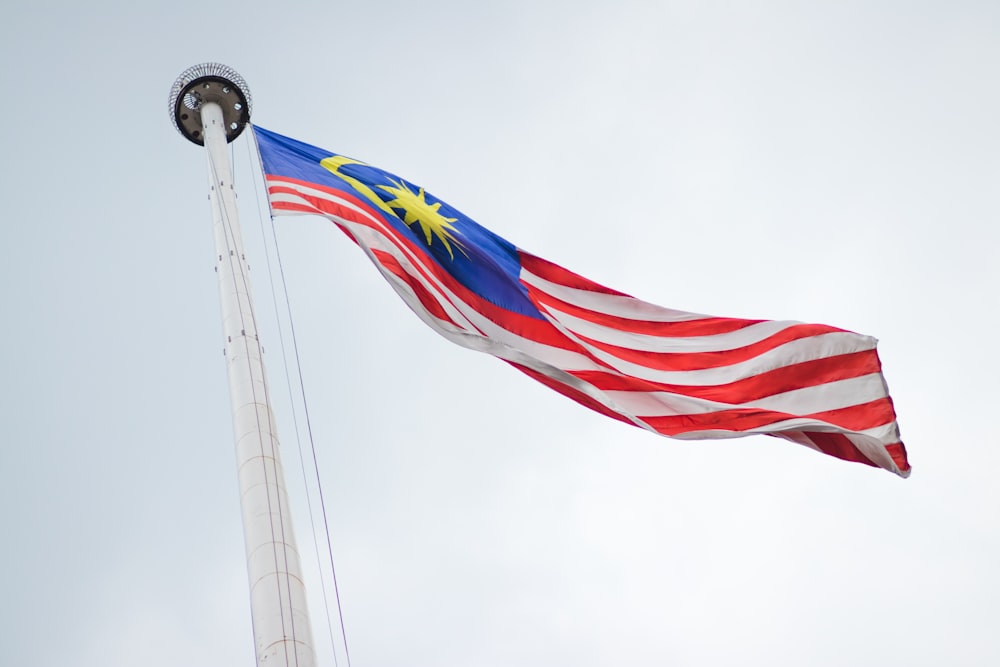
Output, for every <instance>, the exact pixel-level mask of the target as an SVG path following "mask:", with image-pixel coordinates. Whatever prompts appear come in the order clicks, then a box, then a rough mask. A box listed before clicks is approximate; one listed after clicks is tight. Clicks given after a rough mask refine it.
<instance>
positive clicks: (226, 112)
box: [169, 63, 316, 667]
mask: <svg viewBox="0 0 1000 667" xmlns="http://www.w3.org/2000/svg"><path fill="white" fill-rule="evenodd" d="M169 106H170V109H169V111H170V113H171V117H172V119H173V121H174V125H175V126H176V127H177V129H178V130H179V131H180V132H181V134H183V135H184V136H185V137H186V138H187V139H189V140H190V141H192V142H194V143H196V144H201V145H204V146H205V148H206V149H207V152H208V171H209V200H210V202H211V206H212V226H213V230H214V236H215V251H216V252H215V254H216V267H215V268H216V273H217V274H218V278H219V295H220V297H221V302H222V333H223V341H224V345H225V355H226V365H227V368H228V373H229V395H230V401H231V404H232V413H233V430H234V433H235V436H236V459H237V470H238V477H239V491H240V504H241V506H242V510H243V537H244V540H245V543H246V555H247V573H248V575H249V580H250V582H249V583H250V613H251V617H252V620H253V634H254V643H255V650H256V655H257V665H258V667H315V664H316V657H315V652H314V649H313V642H312V631H311V628H310V622H309V613H308V609H307V607H306V597H305V586H304V585H303V581H302V569H301V565H300V562H299V553H298V549H297V548H296V546H295V537H294V535H293V534H292V521H291V513H290V512H289V508H288V497H287V495H286V492H285V481H284V473H283V471H282V466H281V458H280V454H279V446H278V436H277V429H276V427H275V423H274V415H273V413H272V411H271V403H270V397H269V395H268V386H267V380H266V377H265V373H264V361H263V351H262V346H261V343H260V339H259V338H258V336H257V321H256V315H255V313H254V307H253V298H252V294H251V291H250V277H249V269H248V267H247V261H246V257H245V255H244V252H243V239H242V235H241V233H240V226H239V216H238V213H237V208H236V192H235V190H234V189H233V178H232V167H231V165H230V162H229V156H228V154H227V152H226V144H227V143H228V142H229V141H232V140H233V139H235V138H236V137H237V136H239V134H240V133H241V132H242V131H243V129H244V127H245V126H246V125H247V123H248V122H249V120H250V94H249V89H248V88H247V86H246V82H245V81H243V78H242V77H241V76H240V75H239V74H237V73H236V72H235V71H233V70H232V69H230V68H229V67H226V66H225V65H219V64H216V63H205V64H202V65H196V66H194V67H191V68H189V69H188V70H186V71H185V72H183V73H182V74H181V76H180V77H179V78H178V80H177V81H176V82H175V83H174V86H173V88H172V89H171V95H170V105H169Z"/></svg>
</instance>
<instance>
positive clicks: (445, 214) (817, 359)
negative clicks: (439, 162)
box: [254, 127, 910, 477]
mask: <svg viewBox="0 0 1000 667" xmlns="http://www.w3.org/2000/svg"><path fill="white" fill-rule="evenodd" d="M254 136H255V137H256V140H257V145H258V148H259V151H260V157H261V161H262V164H263V170H264V174H265V178H266V181H267V189H268V196H269V200H270V204H271V212H272V215H286V214H312V215H319V216H322V217H325V218H327V219H328V220H330V221H332V222H333V223H335V224H336V225H337V226H338V227H340V229H341V230H343V231H344V232H345V233H346V234H347V235H348V236H349V237H350V238H352V239H353V240H354V241H355V242H356V243H357V244H358V246H360V247H361V249H362V250H364V252H365V253H366V254H367V255H368V257H369V259H371V261H372V262H373V263H374V264H375V266H376V267H377V268H378V270H379V271H380V272H381V273H382V275H383V276H384V277H385V279H386V280H387V281H388V282H389V284H390V285H392V287H393V289H394V290H395V291H396V293H397V294H398V295H399V296H400V297H401V298H402V299H403V301H405V302H406V304H407V305H408V306H409V307H410V309H412V310H413V312H414V313H416V314H417V316H419V317H420V318H421V319H422V320H423V321H424V322H425V323H426V324H427V325H429V326H430V327H431V328H433V329H434V330H435V331H437V332H438V333H439V334H441V335H442V336H444V337H445V338H447V339H449V340H451V341H453V342H455V343H458V344H459V345H462V346H464V347H467V348H471V349H474V350H480V351H482V352H488V353H489V354H492V355H494V356H496V357H499V358H500V359H503V360H504V361H506V362H507V363H509V364H510V365H512V366H514V367H515V368H517V369H518V370H520V371H521V372H523V373H525V374H526V375H528V376H529V377H531V378H533V379H535V380H537V381H539V382H541V383H543V384H545V385H546V386H548V387H551V388H552V389H554V390H556V391H558V392H560V393H562V394H564V395H566V396H568V397H569V398H572V399H573V400H575V401H577V402H579V403H581V404H583V405H585V406H586V407H588V408H591V409H592V410H596V411H597V412H599V413H601V414H604V415H607V416H609V417H612V418H614V419H617V420H619V421H623V422H625V423H627V424H631V425H633V426H638V427H640V428H643V429H646V430H648V431H652V432H654V433H658V434H660V435H665V436H669V437H672V438H680V439H684V440H702V439H708V438H732V437H739V436H746V435H753V434H764V435H769V436H775V437H779V438H784V439H785V440H790V441H792V442H795V443H798V444H800V445H805V446H806V447H810V448H812V449H815V450H818V451H820V452H823V453H826V454H829V455H832V456H835V457H837V458H841V459H845V460H848V461H856V462H859V463H865V464H868V465H871V466H876V467H881V468H885V469H886V470H890V471H892V472H894V473H896V474H898V475H900V476H903V477H906V476H908V475H909V471H910V466H909V464H908V463H907V459H906V450H905V448H904V447H903V444H902V442H900V438H899V429H898V426H897V424H896V414H895V411H894V409H893V404H892V399H891V398H890V397H889V393H888V390H887V388H886V384H885V380H884V378H883V376H882V371H881V363H880V361H879V358H878V353H877V352H876V349H875V345H876V340H875V339H874V338H872V337H870V336H864V335H861V334H856V333H852V332H850V331H845V330H843V329H837V328H835V327H831V326H826V325H822V324H804V323H801V322H794V321H772V320H747V319H736V318H730V317H710V316H707V315H699V314H696V313H688V312H684V311H680V310H672V309H669V308H663V307H660V306H656V305H653V304H650V303H646V302H643V301H640V300H638V299H635V298H632V297H631V296H629V295H627V294H624V293H622V292H619V291H616V290H613V289H610V288H607V287H604V286H602V285H599V284H597V283H595V282H593V281H590V280H588V279H586V278H584V277H582V276H579V275H577V274H575V273H573V272H571V271H568V270H566V269H564V268H562V267H561V266H558V265H556V264H553V263H552V262H549V261H546V260H544V259H542V258H540V257H537V256H535V255H532V254H531V253H528V252H525V251H524V250H521V249H520V248H518V247H516V246H515V245H513V244H512V243H510V242H509V241H507V240H505V239H503V238H501V237H500V236H498V235H497V234H494V233H493V232H491V231H489V230H488V229H486V228H484V227H482V226H480V225H479V224H477V223H476V222H474V221H473V220H472V219H470V218H469V217H467V216H466V215H464V214H463V213H461V212H459V211H458V210H457V209H455V208H453V207H451V206H449V205H448V204H447V203H445V202H443V201H441V200H440V199H438V198H436V197H434V196H433V195H431V194H430V193H428V192H427V191H425V190H424V189H423V188H421V187H419V186H416V185H414V184H413V183H410V182H409V181H406V180H404V179H402V178H399V177H398V176H395V175H393V174H391V173H389V172H387V171H383V170H381V169H378V168H376V167H373V166H371V165H368V164H365V163H363V162H360V161H358V160H354V159H352V158H349V157H345V156H343V155H338V154H336V153H331V152H330V151H326V150H323V149H320V148H317V147H315V146H310V145H309V144H305V143H302V142H300V141H296V140H294V139H289V138H287V137H284V136H281V135H279V134H276V133H274V132H270V131H268V130H265V129H263V128H260V127H254Z"/></svg>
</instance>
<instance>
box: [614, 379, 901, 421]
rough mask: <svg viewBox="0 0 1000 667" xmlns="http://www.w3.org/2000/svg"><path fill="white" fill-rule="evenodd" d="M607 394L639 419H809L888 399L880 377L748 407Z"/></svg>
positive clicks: (658, 394) (661, 395)
mask: <svg viewBox="0 0 1000 667" xmlns="http://www.w3.org/2000/svg"><path fill="white" fill-rule="evenodd" d="M605 393H606V394H607V395H608V397H609V398H610V399H611V400H612V401H613V402H614V403H615V405H620V406H621V407H622V408H623V409H624V410H626V411H627V412H630V413H631V414H634V415H636V416H638V417H669V416H678V415H701V414H708V413H710V412H718V411H720V410H731V409H735V408H756V409H760V410H772V411H775V412H786V413H788V414H793V415H802V414H806V415H808V414H812V413H814V412H826V411H828V410H839V409H841V408H848V407H851V406H853V405H861V404H863V403H868V402H870V401H875V400H878V399H880V398H885V396H886V394H885V390H884V389H883V384H882V377H881V375H880V374H878V373H872V374H870V375H863V376H861V377H856V378H850V379H847V380H837V381H835V382H827V383H826V384H820V385H815V386H813V387H804V388H802V389H795V390H793V391H786V392H783V393H780V394H774V395H773V396H767V397H764V398H760V399H756V400H753V401H747V402H745V403H725V402H721V401H711V400H708V399H705V398H697V397H693V396H685V395H683V394H676V393H671V392H663V391H650V392H643V391H618V390H614V391H607V392H605Z"/></svg>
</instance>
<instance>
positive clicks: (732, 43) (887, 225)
mask: <svg viewBox="0 0 1000 667" xmlns="http://www.w3.org/2000/svg"><path fill="white" fill-rule="evenodd" d="M0 61H2V63H3V65H2V66H0V89H2V90H3V100H4V101H3V104H2V106H0V119H2V121H3V125H4V127H5V131H4V132H3V133H2V135H0V157H2V164H3V166H2V179H0V194H2V198H3V201H4V203H5V206H6V210H7V215H6V218H5V221H4V222H3V224H2V229H3V236H2V241H0V272H2V273H0V304H2V307H3V309H2V312H3V313H4V327H3V334H2V336H3V337H2V342H3V345H2V346H0V374H2V379H3V382H2V388H0V405H2V412H0V415H2V417H3V425H4V428H3V433H4V436H3V443H2V447H0V471H2V476H3V483H2V484H0V507H2V508H3V519H2V524H0V531H2V533H0V534H2V535H3V537H2V542H0V566H2V570H3V572H4V576H3V577H2V581H0V600H2V605H0V644H2V646H3V652H2V656H0V664H4V665H12V666H13V665H17V666H18V667H34V666H41V667H66V666H67V665H73V666H74V667H97V666H100V667H107V666H122V667H130V666H134V665H143V666H149V667H159V666H164V667H166V666H170V667H174V666H176V665H185V667H200V666H205V667H208V666H215V665H251V664H253V646H252V637H251V630H250V620H249V609H248V593H247V588H246V569H245V563H244V559H243V542H242V531H241V526H240V512H239V505H238V496H237V487H236V474H235V465H234V455H233V444H232V431H231V421H230V416H229V400H228V395H227V391H228V390H227V382H226V374H225V364H224V360H223V357H222V354H221V350H222V342H221V335H220V331H221V327H220V315H219V310H218V295H217V288H216V283H215V275H214V273H213V271H212V267H213V262H212V253H213V249H212V236H211V222H210V213H209V209H208V205H207V200H206V178H207V177H206V170H205V158H204V155H203V152H202V151H201V150H200V149H198V148H197V147H195V146H194V145H192V144H190V143H188V142H186V141H185V140H183V139H182V138H181V137H180V135H178V134H177V132H176V131H175V130H174V129H173V127H172V126H171V124H170V121H169V119H168V114H167V94H168V92H169V89H170V85H171V84H172V82H173V81H174V79H175V78H176V77H177V75H178V74H180V72H181V71H182V70H184V69H185V68H187V67H188V66H190V65H194V64H196V63H199V62H204V61H219V62H223V63H226V64H229V65H231V66H232V67H234V68H236V69H237V70H238V71H239V72H240V73H241V74H242V75H243V76H244V77H245V78H246V80H247V81H248V82H249V85H250V88H251V91H252V94H253V97H254V116H253V117H254V120H255V121H256V122H257V123H259V124H260V125H262V126H263V127H266V128H268V129H272V130H275V131H278V132H280V133H283V134H287V135H290V136H293V137H295V138H298V139H301V140H304V141H307V142H310V143H313V144H316V145H319V146H323V147H325V148H328V149H330V150H331V151H337V152H340V153H344V154H347V155H351V156H354V157H356V158H359V159H363V160H366V161H368V162H371V163H373V164H376V165H379V166H382V167H384V168H386V169H389V170H391V171H394V172H396V173H398V174H400V175H401V176H404V177H406V178H408V179H410V180H412V181H414V182H416V183H418V184H420V185H423V186H425V187H426V188H427V189H428V190H429V191H431V192H433V193H434V194H436V195H437V196H439V197H442V198H443V199H445V200H447V201H449V202H450V203H451V204H453V205H454V206H456V207H458V208H459V209H461V210H463V211H464V212H466V213H468V214H469V215H471V216H472V217H473V218H475V219H477V220H478V221H479V222H480V223H482V224H484V225H485V226H487V227H490V228H491V229H493V230H494V231H496V232H498V233H500V234H501V235H503V236H505V237H506V238H508V239H510V240H511V241H513V242H514V243H516V244H518V245H519V246H521V247H523V248H525V249H526V250H529V251H531V252H534V253H536V254H539V255H541V256H543V257H547V258H549V259H552V260H554V261H557V262H559V263H561V264H563V265H564V266H567V267H568V268H571V269H573V270H575V271H578V272H580V273H583V274H585V275H587V276H588V277H590V278H593V279H595V280H598V281H599V282H602V283H605V284H607V285H610V286H612V287H615V288H617V289H620V290H624V291H627V292H630V293H632V294H635V295H636V296H639V297H641V298H644V299H646V300H649V301H653V302H656V303H659V304H661V305H664V306H668V307H674V308H681V309H686V310H694V311H698V312H706V313H711V314H715V315H724V316H736V317H754V318H756V317H765V318H773V319H798V320H805V321H813V322H823V323H827V324H832V325H835V326H839V327H844V328H847V329H851V330H855V331H859V332H863V333H866V334H871V335H873V336H876V337H878V338H879V339H880V341H881V342H880V348H879V349H880V353H881V356H882V361H883V365H884V370H885V374H886V378H887V380H888V383H889V387H890V390H891V393H892V395H893V398H894V399H895V403H896V409H897V412H898V415H899V422H900V426H901V429H902V433H903V439H904V441H905V442H906V444H907V447H908V449H909V452H910V459H911V463H912V465H913V475H912V477H911V478H910V479H908V480H902V479H898V478H896V477H894V476H893V475H891V474H889V473H887V472H884V471H880V470H876V469H873V468H868V467H865V466H861V465H857V464H850V463H845V462H841V461H838V460H835V459H832V458H829V457H826V456H822V455H819V454H816V453H814V452H812V451H809V450H807V449H805V448H801V447H796V446H795V445H792V444H790V443H786V442H781V441H777V440H772V439H768V438H762V437H761V438H749V439H740V440H732V441H725V442H703V443H689V442H688V443H682V442H678V441H671V440H669V439H666V438H658V437H655V436H653V435H651V434H649V433H645V432H642V431H640V430H638V429H632V428H629V427H627V426H625V425H623V424H620V423H617V422H614V421H612V420H609V419H607V418H604V417H601V416H599V415H597V414H595V413H592V412H590V411H588V410H586V409H584V408H582V407H580V406H578V405H576V404H574V403H572V402H571V401H569V400H568V399H565V398H563V397H562V396H559V395H558V394H555V393H554V392H551V391H549V390H547V389H545V388H544V387H542V386H541V385H537V384H535V383H533V382H531V381H530V380H528V379H527V378H525V377H523V376H522V375H521V374H519V373H517V372H516V371H514V370H513V369H510V368H509V367H507V366H506V365H505V364H503V363H501V362H499V361H496V360H495V359H492V358H490V357H487V356H484V355H478V354H476V353H473V352H470V351H467V350H464V349H461V348H458V347H456V346H453V345H451V344H450V343H448V342H446V341H444V340H443V339H441V338H439V337H437V336H436V335H435V334H434V333H433V332H432V331H430V330H429V329H427V328H426V327H425V326H424V325H423V324H422V323H421V322H420V321H419V320H418V319H417V318H416V317H415V316H414V315H413V314H412V313H410V312H409V311H408V310H407V309H406V307H405V306H404V305H403V303H402V302H401V301H400V300H399V299H398V298H397V297H396V296H395V295H394V293H393V292H392V290H391V289H390V288H389V287H388V285H386V284H385V283H384V281H383V280H382V278H381V277H380V276H379V274H378V273H377V271H376V270H375V269H374V268H373V267H372V266H371V265H370V264H369V263H368V260H367V259H366V258H365V257H364V256H363V254H362V253H361V252H360V251H359V250H358V249H357V248H356V247H354V246H353V244H351V243H350V242H349V241H348V240H347V239H346V237H344V236H343V235H342V234H340V233H339V232H337V231H336V230H335V229H333V228H332V227H331V226H330V225H329V224H328V223H326V222H324V221H322V220H319V219H311V218H279V219H278V224H277V229H278V240H279V242H280V244H281V250H282V254H283V259H284V264H285V271H286V274H287V279H288V288H289V293H290V298H291V302H292V307H293V313H294V316H295V326H296V329H297V332H298V334H299V346H300V352H301V356H302V361H303V367H304V377H305V383H306V388H307V391H308V398H309V402H310V403H309V405H310V410H311V413H312V416H313V430H314V433H315V437H316V443H317V449H318V454H319V462H320V472H321V476H322V479H323V482H324V485H325V493H326V498H327V503H328V511H329V515H330V524H331V526H330V527H331V529H332V532H333V539H334V545H335V556H336V558H337V568H338V575H339V581H340V590H341V597H342V601H343V606H344V612H345V623H346V628H347V637H348V642H349V646H350V651H351V657H352V664H353V665H354V666H355V667H390V666H398V665H406V666H407V667H423V666H426V667H480V666H481V667H494V666H496V667H503V666H525V667H535V666H537V667H560V666H570V665H572V666H573V667H598V666H611V665H613V666H618V665H629V666H631V665H636V666H642V665H650V666H660V665H671V666H673V665H677V666H691V667H701V666H716V665H719V666H725V665H760V666H765V665H766V666H768V667H780V666H796V667H799V666H802V665H808V666H818V667H843V666H845V665H851V666H857V665H861V666H864V665H872V666H875V665H878V666H885V665H906V666H909V667H917V666H928V667H931V666H934V667H937V666H940V665H996V664H1000V573H998V566H997V564H998V563H1000V534H998V529H997V520H998V514H1000V491H998V489H997V483H996V481H995V478H994V474H993V473H994V471H995V470H996V469H997V468H998V464H1000V449H998V446H997V445H998V436H997V426H996V425H995V424H993V423H992V418H993V417H994V416H995V415H996V414H997V410H998V409H997V405H998V402H1000V389H998V382H997V377H998V372H1000V364H998V361H997V352H996V350H997V343H996V336H997V333H996V332H997V331H998V330H1000V315H998V314H997V296H996V294H997V288H998V286H1000V261H998V260H997V254H998V250H1000V231H998V222H1000V3H997V2H995V1H986V0H984V1H982V2H973V1H962V0H947V1H939V2H919V1H913V2H905V1H897V2H878V1H872V2H816V1H802V2H753V3H751V2H730V3H725V2H666V1H664V2H654V1H652V0H650V1H647V2H621V1H615V2H612V1H610V0H605V1H599V2H598V1H583V0H581V1H573V2H571V1H570V0H562V1H559V2H544V1H537V2H521V1H516V0H515V1H508V2H499V3H479V2H472V1H467V2H458V1H439V2H434V1H426V2H396V1H384V2H367V3H360V2H359V3H344V2H335V1H327V2H294V1H289V2H283V3H278V2H270V3H262V2H222V1H216V2H209V3H195V2H187V1H186V0H178V1H176V2H170V3H167V2H162V3H143V2H109V1H101V0H92V1H91V2H87V3H76V2H69V1H68V0H64V1H63V2H44V1H38V2H31V3H17V4H16V5H12V6H11V7H9V8H7V9H5V11H4V17H3V20H2V22H0ZM233 155H234V158H235V160H236V164H237V187H238V189H239V193H240V196H241V204H242V206H243V211H242V218H243V224H244V228H245V232H244V234H245V236H246V237H247V239H248V245H249V248H248V252H249V253H251V257H252V258H253V257H259V258H260V259H258V260H256V261H254V260H253V259H251V262H252V267H253V270H254V274H253V276H254V281H255V282H254V287H255V292H256V294H257V297H258V300H259V303H258V309H259V311H260V312H262V313H263V314H265V315H268V316H269V318H270V320H269V322H268V323H267V327H268V328H267V329H265V336H266V338H265V345H266V347H267V350H268V358H267V361H268V364H269V374H270V378H271V384H272V387H274V388H275V390H276V391H279V390H282V389H283V387H284V385H285V380H284V369H283V365H282V361H281V356H282V355H281V350H280V346H279V344H278V341H277V339H276V336H275V335H274V331H275V330H276V329H277V326H278V325H276V324H274V322H273V317H272V316H270V315H269V314H271V313H273V306H272V305H271V302H270V300H269V294H270V286H269V281H268V277H267V275H268V274H267V269H266V262H265V260H264V256H263V253H262V251H261V245H262V233H261V228H262V221H261V214H260V209H259V207H258V204H259V200H258V196H259V192H260V189H259V185H258V187H257V189H256V190H255V188H254V180H253V179H254V174H253V172H252V171H251V169H250V166H249V165H250V157H249V153H248V147H247V144H246V142H245V141H244V140H240V141H238V142H236V143H234V144H233ZM264 226H265V227H269V221H267V220H266V219H265V221H264ZM276 411H277V416H278V421H279V426H280V428H281V432H282V438H283V445H284V447H283V449H284V452H285V465H286V469H287V471H288V474H289V484H290V486H291V487H292V489H291V490H292V494H293V501H294V502H296V503H297V504H298V506H297V515H296V520H297V524H296V528H297V532H298V537H299V541H300V545H301V547H302V550H303V552H304V553H305V554H306V557H307V559H309V568H310V570H311V571H314V570H315V567H316V566H315V563H314V562H312V559H313V556H312V553H313V551H312V538H311V531H310V529H309V526H308V521H309V520H308V516H307V515H306V513H305V506H304V498H305V491H304V489H303V484H302V481H301V472H300V467H299V462H298V459H297V455H296V453H295V452H296V443H295V435H294V429H293V424H292V419H291V408H290V407H289V401H288V399H287V398H283V399H282V400H281V401H280V402H279V404H278V405H276ZM310 577H311V579H310V582H309V595H310V602H311V603H313V605H314V607H315V610H316V615H315V616H314V634H315V635H316V637H317V643H318V645H319V649H318V650H319V653H320V655H321V657H322V659H323V660H324V664H330V665H332V664H333V658H332V649H331V648H330V646H329V643H328V640H326V639H325V638H326V637H327V632H326V629H325V628H326V624H325V620H324V619H323V617H322V616H321V615H320V614H319V611H320V608H321V605H320V604H319V603H320V602H321V592H320V588H319V580H318V575H316V574H315V572H313V573H312V574H310ZM337 651H338V654H339V656H340V662H339V664H340V665H341V666H343V665H344V664H345V662H344V659H343V651H342V647H339V646H338V648H337Z"/></svg>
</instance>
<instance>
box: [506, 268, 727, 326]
mask: <svg viewBox="0 0 1000 667" xmlns="http://www.w3.org/2000/svg"><path fill="white" fill-rule="evenodd" d="M521 280H523V281H524V282H525V283H527V284H529V285H531V286H532V287H536V288H538V289H539V290H541V291H543V292H545V293H546V294H549V295H550V296H554V297H555V298H557V299H560V300H561V301H566V302H568V303H571V304H573V305H574V306H579V307H581V308H586V309H587V310H593V311H596V312H598V313H605V314H607V315H614V316H615V317H623V318H626V319H630V320H648V321H650V322H689V321H691V320H704V319H714V318H711V317H710V316H708V315H699V314H697V313H688V312H685V311H683V310H673V309H670V308H664V307H662V306H657V305H655V304H652V303H647V302H645V301H640V300H639V299H635V298H633V297H630V296H618V295H616V294H605V293H603V292H591V291H590V290H583V289H579V288H576V287H567V286H566V285H560V284H558V283H554V282H551V281H549V280H546V279H545V278H542V277H540V276H537V275H535V274H534V273H531V272H530V271H528V270H527V269H524V268H522V269H521Z"/></svg>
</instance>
